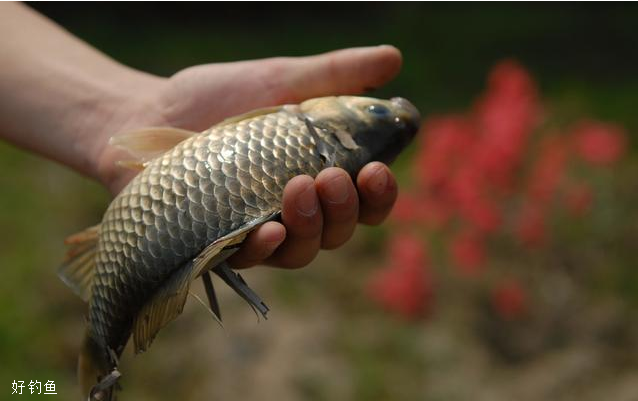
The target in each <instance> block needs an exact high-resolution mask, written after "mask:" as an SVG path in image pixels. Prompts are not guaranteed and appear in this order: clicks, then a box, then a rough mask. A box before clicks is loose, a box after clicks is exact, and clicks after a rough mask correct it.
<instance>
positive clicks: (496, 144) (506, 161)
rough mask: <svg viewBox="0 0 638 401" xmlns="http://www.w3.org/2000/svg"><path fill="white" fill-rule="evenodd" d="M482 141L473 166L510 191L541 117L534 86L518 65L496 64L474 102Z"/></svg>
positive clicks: (499, 186) (491, 181) (510, 62)
mask: <svg viewBox="0 0 638 401" xmlns="http://www.w3.org/2000/svg"><path fill="white" fill-rule="evenodd" d="M475 115H476V120H477V125H478V127H477V128H478V130H479V132H480V133H481V143H480V145H478V146H477V147H476V148H477V155H476V167H477V168H478V169H479V170H480V171H482V172H483V173H484V174H485V176H486V178H487V179H488V181H489V183H490V184H491V185H492V186H494V187H495V188H499V189H504V190H509V189H510V186H511V184H512V182H513V174H512V173H513V172H514V170H515V168H516V167H517V166H518V164H519V163H520V161H521V158H522V155H523V151H524V150H525V145H526V143H527V139H528V137H529V135H530V134H531V133H532V130H533V129H534V128H535V126H536V124H537V122H538V121H539V119H540V104H539V102H538V95H537V90H536V86H535V84H534V82H533V80H532V78H531V77H530V75H529V74H528V73H527V71H526V70H525V69H524V68H522V67H521V66H520V65H518V64H517V63H515V62H513V61H504V62H501V63H499V64H498V65H497V66H496V67H494V69H493V70H492V73H491V74H490V78H489V85H488V90H487V92H486V94H485V95H484V96H483V97H482V98H481V99H479V101H478V102H477V103H476V105H475Z"/></svg>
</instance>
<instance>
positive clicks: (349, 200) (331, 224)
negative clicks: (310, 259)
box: [315, 167, 359, 249]
mask: <svg viewBox="0 0 638 401" xmlns="http://www.w3.org/2000/svg"><path fill="white" fill-rule="evenodd" d="M315 187H316V188H317V192H318V193H319V199H320V201H321V209H322V211H323V221H324V223H323V232H322V235H321V247H322V248H323V249H334V248H337V247H339V246H341V245H343V244H344V243H345V242H346V241H348V240H349V239H350V237H351V236H352V233H353V232H354V229H355V227H356V226H357V218H358V217H359V196H358V195H357V190H356V189H355V187H354V184H353V183H352V180H351V179H350V176H349V175H348V173H346V172H345V171H344V170H342V169H340V168H336V167H333V168H328V169H325V170H323V171H322V172H320V173H319V175H318V176H317V178H316V179H315Z"/></svg>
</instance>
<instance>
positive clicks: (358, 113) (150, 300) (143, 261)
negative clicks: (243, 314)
mask: <svg viewBox="0 0 638 401" xmlns="http://www.w3.org/2000/svg"><path fill="white" fill-rule="evenodd" d="M420 120H421V117H420V114H419V111H418V110H417V108H416V107H415V106H413V105H412V104H411V103H410V102H409V101H408V100H405V99H403V98H399V97H396V98H392V99H389V100H383V99H376V98H370V97H360V96H328V97H320V98H314V99H309V100H306V101H304V102H301V103H299V104H287V105H280V106H274V107H268V108H264V109H258V110H254V111H250V112H248V113H245V114H242V115H239V116H235V117H231V118H229V119H226V120H224V121H222V122H220V123H218V124H216V125H214V126H212V127H211V128H209V129H207V130H205V131H203V132H191V131H187V130H183V129H179V128H173V127H149V128H142V129H138V130H135V131H130V132H126V133H122V134H119V135H115V136H113V137H112V138H111V140H110V144H111V145H113V146H118V147H120V148H122V149H126V150H127V151H128V152H129V153H130V154H131V155H132V156H133V159H131V160H122V161H119V162H118V164H119V165H121V166H123V167H128V168H133V169H136V170H138V171H139V173H138V174H137V175H136V176H135V177H134V178H133V179H132V180H131V181H130V182H129V183H128V185H127V186H126V187H124V189H123V190H122V191H121V192H120V193H119V194H118V195H117V196H116V197H115V198H114V199H113V201H112V202H111V203H110V205H109V206H108V208H107V210H106V212H105V213H104V216H103V219H102V221H101V223H99V224H97V225H95V226H92V227H89V228H87V229H86V230H84V231H82V232H80V233H77V234H74V235H72V236H70V237H68V238H67V239H66V243H67V244H68V245H69V250H68V253H67V257H66V259H65V261H64V262H63V264H62V265H61V266H60V269H59V271H58V275H59V276H60V278H61V279H62V281H63V282H64V283H65V284H66V285H68V286H69V287H70V288H71V289H72V290H73V291H74V292H75V293H76V294H77V295H79V296H80V297H81V298H82V299H83V300H84V301H86V302H87V303H88V313H87V317H86V332H85V336H84V340H83V344H82V348H81V351H80V355H79V358H78V377H79V382H80V386H81V388H82V391H83V393H84V394H85V395H86V397H87V399H88V400H91V401H105V400H106V401H108V400H112V399H113V398H114V397H115V395H114V394H115V392H116V390H117V389H118V388H119V383H118V381H119V379H120V377H121V373H120V372H119V370H118V362H119V358H120V357H121V355H122V353H123V351H124V347H125V346H126V344H127V343H128V342H129V340H130V338H131V337H132V338H133V348H134V352H135V353H140V352H144V351H146V350H147V349H148V348H149V346H150V345H151V343H152V341H153V339H154V338H155V336H156V335H157V333H158V332H159V331H160V330H161V329H162V328H163V327H164V326H166V325H167V324H168V323H169V322H171V321H173V320H174V319H175V318H177V317H178V316H179V315H180V314H181V313H182V310H183V308H184V305H185V303H186V301H187V297H188V294H189V289H190V286H191V284H192V283H193V281H194V280H196V279H199V278H201V280H202V281H203V284H204V288H205V290H206V295H207V298H208V301H209V302H208V303H209V305H210V311H211V312H212V314H213V316H214V317H215V318H216V319H218V320H219V321H220V322H221V313H220V308H219V304H218V301H217V297H216V295H215V290H214V287H213V284H212V280H211V273H214V274H216V275H217V276H219V277H220V278H221V279H222V280H223V281H224V282H225V283H226V284H228V285H229V286H230V287H231V288H232V289H233V290H235V292H237V294H239V296H241V297H242V298H244V299H245V300H246V301H247V302H248V304H249V305H250V306H251V307H253V308H254V309H255V310H256V311H257V312H259V313H260V314H261V315H263V316H264V317H266V314H267V313H268V311H269V309H268V307H267V306H266V304H265V303H264V302H263V301H262V300H261V298H260V297H259V296H258V295H257V294H256V293H255V292H254V291H253V290H252V289H251V288H250V287H249V286H248V285H247V283H246V282H245V281H244V279H243V278H242V277H241V276H240V275H239V274H238V273H237V272H235V271H234V270H232V268H231V267H230V266H229V264H228V263H227V262H226V260H227V259H228V257H230V256H231V255H232V254H233V253H234V252H235V251H237V249H238V248H239V247H240V246H241V244H242V241H243V240H244V239H245V238H246V236H247V235H248V234H249V233H250V232H251V231H252V230H254V229H255V228H257V227H258V226H259V225H261V224H263V223H265V222H267V221H273V220H278V219H280V216H281V208H282V195H283V190H284V187H285V185H286V183H287V182H288V181H289V180H290V179H291V178H293V177H294V176H296V175H300V174H307V175H310V176H312V177H315V176H317V174H318V173H319V172H320V171H321V170H323V169H325V168H328V167H340V168H342V169H344V170H345V171H346V172H348V173H349V174H350V175H351V176H352V177H353V178H354V177H356V175H357V173H358V172H359V170H360V169H361V168H362V167H363V166H364V165H366V164H367V163H369V162H371V161H381V162H384V163H390V162H392V161H393V160H394V159H395V158H396V157H397V156H398V155H399V154H400V153H401V151H402V150H403V149H404V148H405V147H406V146H407V145H408V144H409V143H410V142H411V140H412V139H413V137H414V136H415V134H416V132H417V131H418V128H419V124H420ZM200 301H201V300H200ZM202 302H203V301H202Z"/></svg>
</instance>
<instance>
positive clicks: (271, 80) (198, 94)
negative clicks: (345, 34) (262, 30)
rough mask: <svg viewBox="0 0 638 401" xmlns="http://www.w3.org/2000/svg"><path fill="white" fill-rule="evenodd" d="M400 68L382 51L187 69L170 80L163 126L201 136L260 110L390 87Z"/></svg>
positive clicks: (397, 55)
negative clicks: (220, 123) (226, 121)
mask: <svg viewBox="0 0 638 401" xmlns="http://www.w3.org/2000/svg"><path fill="white" fill-rule="evenodd" d="M401 63H402V59H401V52H399V50H398V49H397V48H395V47H392V46H387V45H384V46H373V47H357V48H350V49H343V50H336V51H333V52H329V53H324V54H319V55H315V56H307V57H275V58H268V59H261V60H248V61H238V62H232V63H213V64H204V65H198V66H194V67H189V68H186V69H184V70H182V71H180V72H178V73H177V74H175V75H173V76H172V77H171V79H170V80H169V83H168V88H169V90H168V91H167V92H166V93H165V95H164V96H163V97H162V98H161V99H162V104H163V107H164V109H165V110H167V111H166V112H165V113H164V114H163V118H164V120H165V121H163V122H162V123H163V124H164V125H171V126H175V127H180V128H185V129H190V130H194V131H200V130H204V129H206V128H209V127H210V125H211V124H213V123H215V122H217V121H220V120H221V119H223V118H226V117H229V116H232V115H237V114H239V113H243V112H246V111H249V110H253V109H255V108H259V107H266V106H273V105H276V104H284V103H298V102H300V101H302V100H305V99H308V98H311V97H317V96H326V95H339V94H356V93H361V92H364V91H366V90H368V89H371V88H376V87H378V86H381V85H383V84H385V83H386V82H388V81H390V80H391V79H392V78H394V77H395V76H396V75H397V73H398V72H399V69H400V68H401ZM220 94H223V96H220ZM205 105H215V107H205Z"/></svg>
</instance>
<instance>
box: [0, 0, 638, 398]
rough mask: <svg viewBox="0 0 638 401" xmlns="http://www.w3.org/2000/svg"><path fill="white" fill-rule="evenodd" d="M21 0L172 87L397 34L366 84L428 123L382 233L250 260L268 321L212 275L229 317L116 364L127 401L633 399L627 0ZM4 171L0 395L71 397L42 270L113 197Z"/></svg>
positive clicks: (188, 321) (65, 306)
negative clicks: (275, 261)
mask: <svg viewBox="0 0 638 401" xmlns="http://www.w3.org/2000/svg"><path fill="white" fill-rule="evenodd" d="M31 6H32V7H34V8H35V9H37V10H39V11H40V12H42V13H44V14H45V15H47V16H49V17H50V18H52V19H53V20H55V21H57V22H58V23H60V24H61V25H62V26H64V27H66V28H67V29H68V30H70V31H71V32H72V33H74V34H76V35H77V36H79V37H80V38H82V39H84V40H86V41H87V42H89V43H90V44H92V45H93V46H95V47H97V48H98V49H100V50H102V51H104V52H105V53H107V54H109V55H110V56H112V57H113V58H115V59H117V60H119V61H121V62H123V63H125V64H127V65H130V66H132V67H135V68H138V69H142V70H145V71H149V72H152V73H155V74H159V75H164V76H169V75H171V74H173V73H175V72H177V71H178V70H180V69H182V68H184V67H188V66H191V65H194V64H200V63H208V62H217V61H219V62H221V61H234V60H242V59H252V58H261V57H269V56H300V55H308V54H314V53H318V52H324V51H329V50H333V49H337V48H343V47H349V46H358V45H374V44H385V43H388V44H393V45H395V46H397V47H399V48H400V49H401V50H402V51H403V55H404V60H405V62H404V68H403V71H402V73H401V75H400V76H399V77H398V78H397V79H396V80H395V81H394V82H392V83H391V84H389V85H387V86H386V87H384V88H380V89H379V90H377V91H375V92H374V93H372V95H374V96H378V97H390V96H398V95H400V96H403V97H406V98H408V99H410V100H411V101H413V102H414V103H415V104H416V105H417V107H419V109H420V110H421V112H422V115H423V116H424V125H423V129H422V130H421V132H420V134H419V137H418V138H417V140H416V141H415V143H414V144H413V145H412V146H411V147H410V149H409V150H408V151H407V152H406V153H405V154H404V155H403V156H402V157H401V158H400V160H398V161H397V163H396V164H395V165H394V167H393V170H394V171H395V172H396V174H397V176H398V177H399V179H400V183H401V192H402V194H401V198H400V200H399V202H398V204H397V207H396V209H395V211H394V212H393V215H392V217H391V218H390V219H389V221H388V223H387V224H384V225H383V226H381V227H375V228H370V227H360V228H359V229H358V231H357V234H356V236H355V238H354V239H353V240H352V241H351V242H349V243H348V244H347V245H346V246H345V247H343V248H342V249H340V250H338V251H332V252H322V253H321V254H320V256H319V257H318V258H317V259H316V260H315V261H314V262H313V263H312V265H310V266H309V267H307V268H305V269H302V270H297V271H279V270H274V269H267V268H262V267H257V268H254V269H252V270H250V271H247V272H246V273H245V277H246V279H247V280H248V281H249V282H251V284H252V286H253V288H254V289H255V290H256V291H257V292H258V293H259V294H260V295H262V296H263V297H264V299H265V300H266V301H267V303H268V304H269V306H270V307H271V309H272V312H271V314H270V315H269V319H268V321H261V322H259V323H258V322H257V319H256V317H255V315H254V314H253V313H252V312H251V311H250V309H249V308H248V307H247V306H246V305H244V304H243V303H242V301H241V300H240V299H239V298H238V297H236V296H234V294H231V293H229V291H227V290H226V289H225V288H222V287H223V286H218V287H219V288H220V290H221V292H222V294H221V298H222V299H221V305H222V309H223V313H224V323H225V329H221V328H220V327H219V326H218V325H217V324H216V323H215V322H214V321H213V320H212V319H211V318H210V316H209V315H208V314H207V312H206V311H205V310H204V309H203V308H202V307H201V306H200V305H197V304H196V303H194V302H189V304H188V305H187V307H186V309H185V313H184V314H183V315H182V316H181V317H180V318H179V319H177V321H175V322H174V323H172V324H171V325H170V326H169V327H167V328H166V329H165V330H163V331H162V332H161V333H160V335H159V336H158V338H157V340H156V341H155V343H154V345H153V347H152V349H151V351H150V352H148V353H146V354H142V355H139V356H137V357H132V352H130V351H127V352H126V353H125V356H124V358H123V361H122V365H121V368H122V369H121V370H122V372H124V377H123V380H122V386H123V387H124V389H125V391H124V392H123V393H122V394H121V399H122V400H172V399H185V400H229V399H234V400H251V399H266V400H269V399H278V400H281V401H287V400H309V401H314V400H362V401H367V400H388V399H392V400H469V399H471V400H511V399H516V400H547V399H551V400H576V399H578V400H583V401H584V400H600V399H613V400H616V401H619V400H636V399H638V319H637V317H636V312H637V306H638V269H637V267H638V266H636V258H635V256H634V252H635V248H636V244H635V241H636V238H638V220H637V217H638V211H637V208H636V205H637V204H638V182H637V180H636V179H635V177H636V176H638V154H637V151H636V145H635V143H636V138H635V136H636V134H635V133H636V130H637V129H638V113H636V111H635V108H636V104H637V103H638V102H637V100H638V52H636V49H638V30H636V29H635V23H636V18H637V17H638V7H637V6H635V5H633V4H609V5H606V4H605V5H603V4H598V5H587V6H585V5H582V4H521V5H518V4H516V5H515V4H419V3H410V4H407V3H403V4H401V3H399V4H385V3H369V2H367V3H357V4H345V5H341V4H336V3H333V4H325V3H307V4H300V3H281V4H268V3H264V4H253V3H241V4H218V3H215V4H212V3H211V4H208V3H197V4H193V3H191V4H176V3H174V4H153V3H147V4H139V3H137V4H136V3H129V4H125V3H99V4H65V3H46V4H45V3H36V4H31ZM1 20H2V16H0V22H1ZM25 29H28V27H25ZM0 171H1V173H0V183H1V185H0V188H1V190H0V191H1V192H0V193H1V195H0V227H2V230H1V233H0V237H1V238H2V240H1V241H0V260H1V263H2V278H1V279H0V388H1V390H0V399H12V400H13V399H17V398H18V396H11V395H8V394H10V391H11V382H12V381H13V380H25V381H27V383H28V381H29V380H40V381H42V382H43V383H44V382H45V381H46V380H54V381H55V383H56V384H57V393H58V395H57V396H48V397H50V398H49V399H51V400H54V399H56V397H57V399H60V400H62V399H64V400H67V399H79V396H80V394H79V390H78V388H77V385H76V378H75V368H76V358H77V354H78V349H79V346H80V342H81V338H82V334H83V330H84V329H83V314H84V313H85V306H84V305H83V304H82V303H81V301H80V300H78V299H77V298H76V297H75V296H74V295H73V294H72V293H71V292H70V291H68V290H67V289H66V288H65V287H64V285H63V284H62V283H61V282H60V281H59V280H58V278H57V276H56V267H57V265H58V263H59V262H60V261H61V260H62V258H63V255H64V252H65V250H64V247H63V243H62V241H63V239H64V238H65V237H66V236H67V235H69V234H71V233H74V232H76V231H79V230H80V229H82V228H84V227H85V226H88V225H92V224H94V223H95V222H97V221H99V220H100V218H101V215H102V213H103V211H104V209H105V208H106V206H107V205H108V203H109V195H108V194H107V192H106V191H105V190H104V189H103V188H101V187H100V186H99V185H98V184H96V183H94V182H91V181H90V180H88V179H86V178H83V177H80V176H79V175H77V174H76V173H74V172H72V171H69V170H67V169H65V168H63V167H61V166H58V165H56V164H54V163H52V162H49V161H46V160H42V159H39V158H37V157H34V156H33V155H30V154H27V153H25V152H23V151H20V150H18V149H15V148H13V147H12V146H10V145H8V144H5V143H0ZM196 287H199V285H196ZM197 291H199V292H200V293H201V288H197ZM12 397H13V398H12ZM20 397H23V398H29V397H31V396H29V395H22V396H20ZM32 397H35V396H32ZM20 399H22V398H20Z"/></svg>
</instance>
